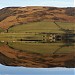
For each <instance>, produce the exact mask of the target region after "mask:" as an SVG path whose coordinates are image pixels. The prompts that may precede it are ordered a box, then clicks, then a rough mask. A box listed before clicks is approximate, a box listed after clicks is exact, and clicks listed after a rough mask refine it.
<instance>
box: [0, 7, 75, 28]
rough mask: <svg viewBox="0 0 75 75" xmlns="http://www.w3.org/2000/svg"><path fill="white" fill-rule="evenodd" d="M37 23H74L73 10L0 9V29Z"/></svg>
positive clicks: (42, 8)
mask: <svg viewBox="0 0 75 75" xmlns="http://www.w3.org/2000/svg"><path fill="white" fill-rule="evenodd" d="M38 21H62V22H75V8H57V7H38V6H31V7H6V8H3V9H0V27H1V28H3V29H8V28H9V27H10V26H12V25H18V24H26V23H29V22H38Z"/></svg>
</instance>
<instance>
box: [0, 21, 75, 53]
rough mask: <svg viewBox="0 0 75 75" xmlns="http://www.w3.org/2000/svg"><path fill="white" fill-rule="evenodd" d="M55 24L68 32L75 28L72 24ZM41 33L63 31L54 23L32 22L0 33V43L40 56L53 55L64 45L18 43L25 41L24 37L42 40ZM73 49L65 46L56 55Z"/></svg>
mask: <svg viewBox="0 0 75 75" xmlns="http://www.w3.org/2000/svg"><path fill="white" fill-rule="evenodd" d="M56 23H57V24H58V25H59V26H60V27H61V28H64V29H70V30H72V29H74V26H75V25H74V23H66V22H56ZM0 31H1V30H0ZM1 32H2V31H1ZM41 32H50V33H65V32H64V31H62V30H60V28H59V27H58V26H57V25H56V24H55V23H54V22H34V23H29V24H23V25H17V26H14V27H12V28H9V29H8V33H0V41H1V42H9V43H8V45H9V46H10V47H12V48H14V49H17V50H22V51H27V52H32V53H41V54H53V53H54V52H55V51H56V50H57V49H59V48H60V46H62V45H64V43H38V42H36V43H35V42H32V43H29V42H24V41H22V42H21V41H18V40H19V39H25V38H26V37H33V39H36V38H37V39H42V34H39V33H41ZM74 45H75V44H74ZM74 49H75V47H74V46H65V47H63V48H61V49H60V50H59V51H58V52H57V53H61V54H62V53H70V52H73V51H74Z"/></svg>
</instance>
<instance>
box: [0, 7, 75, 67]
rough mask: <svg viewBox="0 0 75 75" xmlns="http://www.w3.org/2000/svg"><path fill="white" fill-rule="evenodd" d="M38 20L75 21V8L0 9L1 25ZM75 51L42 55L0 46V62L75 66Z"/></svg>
mask: <svg viewBox="0 0 75 75" xmlns="http://www.w3.org/2000/svg"><path fill="white" fill-rule="evenodd" d="M37 21H61V22H75V8H56V7H37V6H35V7H6V8H3V9H0V27H1V28H3V29H8V28H9V27H11V26H14V25H19V24H26V23H29V22H37ZM74 54H75V52H73V53H70V54H53V55H46V54H45V55H42V54H36V53H28V52H22V51H19V50H15V49H12V48H10V47H9V46H8V45H2V46H0V63H1V64H3V65H7V66H24V67H44V68H50V67H67V68H74V67H75V55H74Z"/></svg>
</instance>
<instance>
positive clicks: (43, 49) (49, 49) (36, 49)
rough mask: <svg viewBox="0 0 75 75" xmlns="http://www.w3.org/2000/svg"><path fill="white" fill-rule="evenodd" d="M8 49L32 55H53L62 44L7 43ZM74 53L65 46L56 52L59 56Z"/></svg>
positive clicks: (72, 49)
mask: <svg viewBox="0 0 75 75" xmlns="http://www.w3.org/2000/svg"><path fill="white" fill-rule="evenodd" d="M8 45H9V46H10V47H12V48H14V49H16V50H21V51H26V52H32V53H40V54H53V53H54V52H55V51H56V50H57V49H59V48H60V47H61V46H62V45H64V43H34V42H32V43H29V42H28V43H26V42H9V44H8ZM73 51H74V47H73V46H69V47H68V46H65V47H62V48H61V49H60V50H58V51H57V52H56V54H57V53H60V54H64V53H70V52H73Z"/></svg>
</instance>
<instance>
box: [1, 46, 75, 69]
mask: <svg viewBox="0 0 75 75" xmlns="http://www.w3.org/2000/svg"><path fill="white" fill-rule="evenodd" d="M74 54H75V52H73V53H70V54H53V55H40V54H34V53H28V52H22V51H19V50H15V49H12V48H10V47H9V46H7V45H3V46H0V63H1V64H3V65H6V66H24V67H37V68H39V67H44V68H51V67H67V68H74V67H75V55H74Z"/></svg>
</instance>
